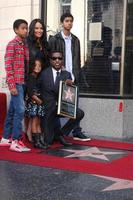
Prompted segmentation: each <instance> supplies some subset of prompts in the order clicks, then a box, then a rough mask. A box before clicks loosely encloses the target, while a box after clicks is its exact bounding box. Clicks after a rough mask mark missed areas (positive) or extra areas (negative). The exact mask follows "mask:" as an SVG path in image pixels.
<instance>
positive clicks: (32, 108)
mask: <svg viewBox="0 0 133 200" xmlns="http://www.w3.org/2000/svg"><path fill="white" fill-rule="evenodd" d="M25 116H27V117H35V116H39V117H44V116H45V106H44V104H42V105H38V104H36V103H33V102H32V101H28V102H25Z"/></svg>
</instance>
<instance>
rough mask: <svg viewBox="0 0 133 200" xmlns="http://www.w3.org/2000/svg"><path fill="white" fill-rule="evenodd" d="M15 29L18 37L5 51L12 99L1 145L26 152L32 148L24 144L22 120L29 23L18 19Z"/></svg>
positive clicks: (7, 76) (14, 25) (7, 77)
mask: <svg viewBox="0 0 133 200" xmlns="http://www.w3.org/2000/svg"><path fill="white" fill-rule="evenodd" d="M13 30H14V32H15V33H16V37H15V38H14V39H13V40H11V41H10V42H9V43H8V45H7V47H6V53H5V70H6V79H7V84H8V87H9V90H10V93H11V100H10V105H9V110H8V113H7V116H6V121H5V126H4V133H3V137H2V139H1V141H0V146H9V147H10V150H12V151H17V152H26V151H30V149H29V148H27V147H26V146H25V145H24V144H23V142H22V141H21V137H22V120H23V118H24V112H25V110H24V82H25V72H26V71H27V69H28V60H29V52H28V48H27V45H26V44H25V38H26V36H27V32H28V23H27V22H26V21H25V20H23V19H18V20H16V21H15V22H14V24H13ZM11 137H12V141H11Z"/></svg>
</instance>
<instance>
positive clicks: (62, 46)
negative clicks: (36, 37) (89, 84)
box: [49, 13, 90, 141]
mask: <svg viewBox="0 0 133 200" xmlns="http://www.w3.org/2000/svg"><path fill="white" fill-rule="evenodd" d="M73 20H74V18H73V16H72V15H71V14H70V13H64V14H63V15H62V16H61V18H60V22H61V23H62V27H63V30H62V31H60V32H59V33H57V34H56V35H55V36H53V37H51V38H50V40H49V46H50V49H51V51H54V50H55V49H56V50H59V51H62V52H63V55H64V66H65V69H66V70H67V71H68V72H70V73H71V76H72V79H73V81H74V83H75V84H76V85H78V80H79V71H80V42H79V39H78V38H77V37H76V36H75V35H74V34H72V33H71V28H72V26H73ZM72 133H73V138H74V139H77V140H82V141H88V140H90V138H88V137H87V136H86V135H84V134H83V132H82V131H81V127H80V125H79V123H78V124H76V126H75V128H74V129H73V132H72Z"/></svg>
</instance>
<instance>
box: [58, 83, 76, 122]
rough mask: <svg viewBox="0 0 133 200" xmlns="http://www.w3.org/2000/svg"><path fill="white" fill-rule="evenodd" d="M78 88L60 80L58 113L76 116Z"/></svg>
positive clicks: (70, 116) (73, 117)
mask: <svg viewBox="0 0 133 200" xmlns="http://www.w3.org/2000/svg"><path fill="white" fill-rule="evenodd" d="M77 95H78V88H77V86H76V85H71V86H70V85H66V84H65V82H64V81H60V85H59V96H58V108H57V114H58V115H61V116H65V117H68V118H72V119H75V118H76V110H77Z"/></svg>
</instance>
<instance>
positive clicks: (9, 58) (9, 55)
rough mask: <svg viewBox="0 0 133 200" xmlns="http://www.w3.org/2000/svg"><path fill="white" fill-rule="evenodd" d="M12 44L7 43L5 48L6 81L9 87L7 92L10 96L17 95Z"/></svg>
mask: <svg viewBox="0 0 133 200" xmlns="http://www.w3.org/2000/svg"><path fill="white" fill-rule="evenodd" d="M14 52H15V50H14V43H12V42H9V44H8V45H7V47H6V52H5V70H6V81H7V84H8V87H9V90H10V92H11V94H12V95H17V89H16V84H15V79H14V66H13V62H14Z"/></svg>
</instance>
